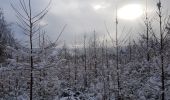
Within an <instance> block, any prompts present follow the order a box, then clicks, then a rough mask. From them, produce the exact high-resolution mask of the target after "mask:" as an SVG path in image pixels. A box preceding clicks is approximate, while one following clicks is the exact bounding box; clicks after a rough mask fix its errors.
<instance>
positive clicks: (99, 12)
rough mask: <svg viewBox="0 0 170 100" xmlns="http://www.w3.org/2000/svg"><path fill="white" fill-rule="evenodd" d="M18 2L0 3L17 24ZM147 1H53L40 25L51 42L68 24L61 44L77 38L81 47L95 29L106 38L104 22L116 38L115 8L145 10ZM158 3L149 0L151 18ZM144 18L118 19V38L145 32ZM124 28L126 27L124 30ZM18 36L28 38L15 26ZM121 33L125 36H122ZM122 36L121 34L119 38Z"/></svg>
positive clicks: (169, 0) (38, 4) (39, 3)
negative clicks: (132, 6)
mask: <svg viewBox="0 0 170 100" xmlns="http://www.w3.org/2000/svg"><path fill="white" fill-rule="evenodd" d="M17 1H18V0H0V7H1V8H3V10H4V13H5V17H6V19H7V21H8V22H10V23H15V22H17V18H16V16H15V12H14V11H13V10H12V8H11V7H10V2H13V3H14V4H16V5H17V4H18V2H17ZM48 1H49V0H32V4H33V9H34V11H35V12H38V11H40V10H41V8H42V9H43V8H44V7H45V6H46V5H47V3H48ZM145 1H146V0H53V1H52V3H51V9H50V11H49V13H48V14H47V16H46V17H45V18H44V19H43V20H42V22H41V24H48V25H47V26H46V27H45V28H44V30H45V31H46V32H47V34H48V35H49V37H50V38H51V39H52V40H55V38H57V36H58V34H59V33H60V31H61V29H62V27H63V26H64V25H65V24H67V28H66V29H65V31H64V33H63V35H62V37H61V38H60V40H61V41H66V43H67V44H69V45H72V44H73V43H74V38H75V37H76V38H77V41H78V43H79V44H81V42H82V41H83V35H84V34H87V35H88V36H90V35H91V34H92V33H93V31H94V30H96V34H98V37H99V39H102V38H103V37H104V35H105V36H107V33H106V28H105V23H106V25H107V27H108V30H109V32H110V33H111V35H112V37H113V38H114V36H115V31H114V30H115V25H114V24H115V11H116V10H115V8H116V5H117V7H118V10H119V9H120V8H122V7H123V6H125V5H128V4H139V5H141V6H142V7H143V10H144V8H145V4H146V3H145ZM157 1H158V0H148V9H149V16H152V17H153V15H155V14H156V12H155V11H156V6H155V5H156V2H157ZM163 1H164V2H163V5H164V10H165V11H166V10H168V9H169V8H168V7H169V5H170V0H163ZM143 19H144V15H142V16H140V17H139V18H137V19H134V20H124V19H119V38H120V39H121V38H124V37H125V36H128V35H126V34H127V33H129V31H130V32H131V33H133V34H132V37H133V35H135V34H137V32H140V31H141V30H144V27H143V26H144V24H143ZM124 27H125V28H124ZM13 30H14V32H15V34H16V37H18V38H19V39H21V40H22V39H23V40H24V38H26V37H24V36H23V35H22V31H21V30H20V29H19V28H17V27H16V26H15V25H14V26H13ZM122 30H124V31H123V34H122ZM120 34H122V35H120Z"/></svg>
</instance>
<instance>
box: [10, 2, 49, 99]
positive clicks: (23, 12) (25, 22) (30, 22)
mask: <svg viewBox="0 0 170 100" xmlns="http://www.w3.org/2000/svg"><path fill="white" fill-rule="evenodd" d="M50 3H51V0H50V2H49V4H48V5H47V7H45V8H44V9H43V10H42V11H40V12H38V13H36V14H35V15H34V14H33V8H32V4H31V0H28V3H27V2H26V0H19V7H20V8H21V9H20V10H19V9H17V7H15V6H14V4H12V3H11V7H12V8H13V9H14V11H15V13H16V16H17V18H18V19H19V21H20V23H19V24H18V26H19V27H20V28H21V29H23V31H24V34H25V35H27V36H28V37H29V44H30V100H32V99H33V68H34V60H33V37H34V35H35V34H36V33H37V32H38V31H39V30H40V27H39V23H40V21H41V20H42V19H43V18H44V16H45V15H46V14H47V13H48V11H49V5H50Z"/></svg>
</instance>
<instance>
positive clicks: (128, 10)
mask: <svg viewBox="0 0 170 100" xmlns="http://www.w3.org/2000/svg"><path fill="white" fill-rule="evenodd" d="M143 9H144V8H143V7H142V5H140V4H128V5H125V6H123V7H122V8H120V9H118V18H120V19H124V20H135V19H137V18H139V17H140V16H142V15H143V12H144V11H143Z"/></svg>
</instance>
